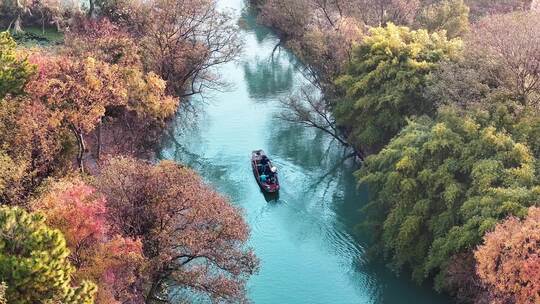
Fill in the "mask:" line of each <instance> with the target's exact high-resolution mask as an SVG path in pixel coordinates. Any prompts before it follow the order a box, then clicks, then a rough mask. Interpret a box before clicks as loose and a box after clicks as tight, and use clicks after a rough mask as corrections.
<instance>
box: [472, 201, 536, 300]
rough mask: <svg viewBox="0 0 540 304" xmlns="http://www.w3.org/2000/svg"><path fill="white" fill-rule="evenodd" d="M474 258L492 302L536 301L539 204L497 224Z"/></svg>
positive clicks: (485, 238)
mask: <svg viewBox="0 0 540 304" xmlns="http://www.w3.org/2000/svg"><path fill="white" fill-rule="evenodd" d="M475 258H476V263H477V269H476V271H477V273H478V275H479V276H480V278H481V279H482V281H483V283H484V284H486V286H487V287H488V289H489V290H490V293H491V302H492V303H520V304H536V303H539V302H540V208H538V207H530V208H529V213H528V215H527V217H526V218H525V219H524V220H519V219H518V218H515V217H511V218H509V219H507V220H505V221H504V222H502V223H500V224H498V225H497V226H496V228H495V230H494V231H492V232H490V233H488V234H487V235H486V236H485V237H484V245H482V246H480V247H478V249H477V250H476V252H475Z"/></svg>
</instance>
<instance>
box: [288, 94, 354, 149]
mask: <svg viewBox="0 0 540 304" xmlns="http://www.w3.org/2000/svg"><path fill="white" fill-rule="evenodd" d="M319 92H320V91H319V90H317V89H316V88H314V87H313V85H305V86H303V87H301V88H300V89H299V90H298V92H297V93H295V94H293V95H291V96H289V97H287V98H283V99H281V104H282V105H283V106H284V108H285V110H284V111H283V112H282V113H280V114H279V116H278V117H279V118H280V119H282V120H284V121H288V122H291V123H295V124H300V125H303V126H306V127H309V128H314V129H318V130H321V131H323V132H324V133H326V134H328V135H330V136H331V137H332V138H334V139H335V140H337V141H338V142H339V143H340V144H341V145H342V146H344V147H346V148H350V149H352V150H353V153H352V154H351V155H350V156H357V157H358V158H360V159H363V158H364V153H363V152H362V151H361V150H359V149H357V148H356V147H353V146H352V145H351V144H350V143H349V142H348V141H347V139H346V138H344V137H343V134H342V132H341V131H340V130H339V128H338V127H337V125H336V121H335V119H334V117H333V116H332V113H331V111H330V109H329V106H328V103H327V101H326V100H325V98H324V96H323V95H321V93H319Z"/></svg>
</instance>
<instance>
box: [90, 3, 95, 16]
mask: <svg viewBox="0 0 540 304" xmlns="http://www.w3.org/2000/svg"><path fill="white" fill-rule="evenodd" d="M89 2H90V5H89V7H88V17H90V18H92V16H94V9H95V7H94V0H89Z"/></svg>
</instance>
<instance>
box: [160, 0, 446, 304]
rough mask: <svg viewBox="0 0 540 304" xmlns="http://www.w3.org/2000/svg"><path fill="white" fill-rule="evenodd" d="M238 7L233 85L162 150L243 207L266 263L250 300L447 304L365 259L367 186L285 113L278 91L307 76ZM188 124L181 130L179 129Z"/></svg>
mask: <svg viewBox="0 0 540 304" xmlns="http://www.w3.org/2000/svg"><path fill="white" fill-rule="evenodd" d="M220 5H221V6H223V7H229V8H231V9H233V10H235V12H236V13H237V15H238V17H239V24H240V25H241V28H242V31H241V36H242V37H243V39H244V40H245V47H244V51H243V53H242V55H241V58H240V60H239V61H238V62H233V63H229V64H226V65H224V66H222V67H221V68H220V73H221V75H222V77H223V78H224V79H225V80H227V81H228V82H229V83H231V85H232V86H231V87H230V88H229V89H228V90H226V91H224V92H213V93H212V94H211V96H209V97H208V96H207V98H205V100H204V103H202V100H194V101H193V103H194V104H203V105H202V106H201V107H200V108H199V109H197V111H196V113H197V115H196V116H194V117H191V118H189V119H188V118H186V115H179V116H178V117H177V121H176V124H177V125H178V128H176V130H177V131H175V132H174V133H173V134H172V135H171V136H170V137H171V138H169V140H168V141H167V143H166V144H165V145H164V147H162V149H161V153H160V157H161V158H164V159H174V160H176V161H178V162H182V163H184V164H186V165H188V166H190V167H192V168H194V169H195V170H196V171H198V172H199V173H200V174H201V175H202V176H203V178H204V179H205V180H206V181H207V182H208V183H210V184H212V185H213V186H214V187H215V188H217V189H218V190H219V191H220V192H222V193H224V194H225V195H227V196H228V197H230V199H231V201H232V202H233V203H234V204H237V205H239V206H241V207H242V208H243V210H244V213H245V218H246V220H247V222H248V223H249V225H250V227H251V239H250V241H249V246H251V247H253V248H254V249H255V252H256V254H257V256H258V257H259V258H260V260H261V268H260V272H259V273H258V274H257V275H255V276H253V277H252V278H251V279H250V280H249V282H248V293H249V298H250V299H251V300H252V301H253V302H254V303H256V304H266V303H268V304H270V303H310V304H318V303H321V304H322V303H339V304H341V303H343V304H347V303H378V304H383V303H384V304H394V303H396V304H405V303H415V304H424V303H426V304H427V303H441V304H442V303H450V302H449V300H448V299H447V298H445V297H442V296H440V295H438V294H436V293H435V292H433V291H432V290H431V289H430V288H429V287H420V286H417V285H416V284H414V283H413V282H411V281H410V280H409V279H408V276H407V275H403V276H402V277H396V276H395V275H394V274H392V273H391V272H390V271H389V270H387V268H385V267H384V265H376V264H373V263H368V262H367V261H366V260H365V258H364V249H363V240H362V239H360V238H358V237H355V235H358V234H356V233H355V228H354V227H355V224H357V220H358V209H359V208H360V207H361V206H362V204H364V203H365V202H366V198H367V193H366V190H365V189H360V190H358V189H357V188H356V184H355V180H354V177H353V175H352V174H353V172H354V170H355V165H354V164H352V163H350V162H344V161H342V158H343V151H342V149H340V148H339V146H338V144H337V143H336V142H332V141H331V140H330V138H328V137H327V136H325V135H324V134H323V133H321V132H317V131H315V130H311V129H306V128H304V127H300V126H296V125H291V124H289V123H285V122H284V121H281V120H279V119H278V118H277V117H276V114H277V113H279V112H280V111H282V110H283V109H281V108H280V105H279V102H278V100H279V98H282V97H284V96H287V95H288V94H289V93H290V92H292V91H293V90H294V89H295V88H297V87H298V86H299V85H301V84H302V83H304V82H305V79H303V77H302V75H301V74H300V73H299V72H298V70H297V68H296V66H297V65H298V63H297V62H296V61H295V58H294V56H293V55H291V54H290V53H288V52H286V51H285V50H281V52H280V53H279V55H278V56H277V57H276V58H274V60H271V58H270V54H271V52H272V49H273V48H274V46H275V44H276V42H277V39H276V37H275V36H274V35H273V34H272V33H271V31H269V30H268V29H267V28H265V27H262V26H259V25H257V24H256V21H255V17H254V16H253V15H252V14H250V13H249V12H246V11H245V10H242V7H243V0H222V1H221V2H220ZM182 130H183V131H182ZM260 148H262V149H264V150H265V151H266V152H267V153H268V154H269V155H270V157H271V159H272V160H273V161H274V163H275V164H276V165H277V167H278V168H279V170H280V171H279V176H280V181H281V185H282V189H281V191H280V193H279V198H277V199H275V198H271V197H265V196H264V195H263V194H262V193H261V191H260V189H259V187H258V185H257V184H256V182H255V180H254V177H253V174H252V171H251V167H250V161H249V156H250V153H251V151H252V150H254V149H260Z"/></svg>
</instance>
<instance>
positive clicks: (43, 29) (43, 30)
mask: <svg viewBox="0 0 540 304" xmlns="http://www.w3.org/2000/svg"><path fill="white" fill-rule="evenodd" d="M41 34H43V35H45V15H44V14H43V10H42V11H41Z"/></svg>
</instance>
